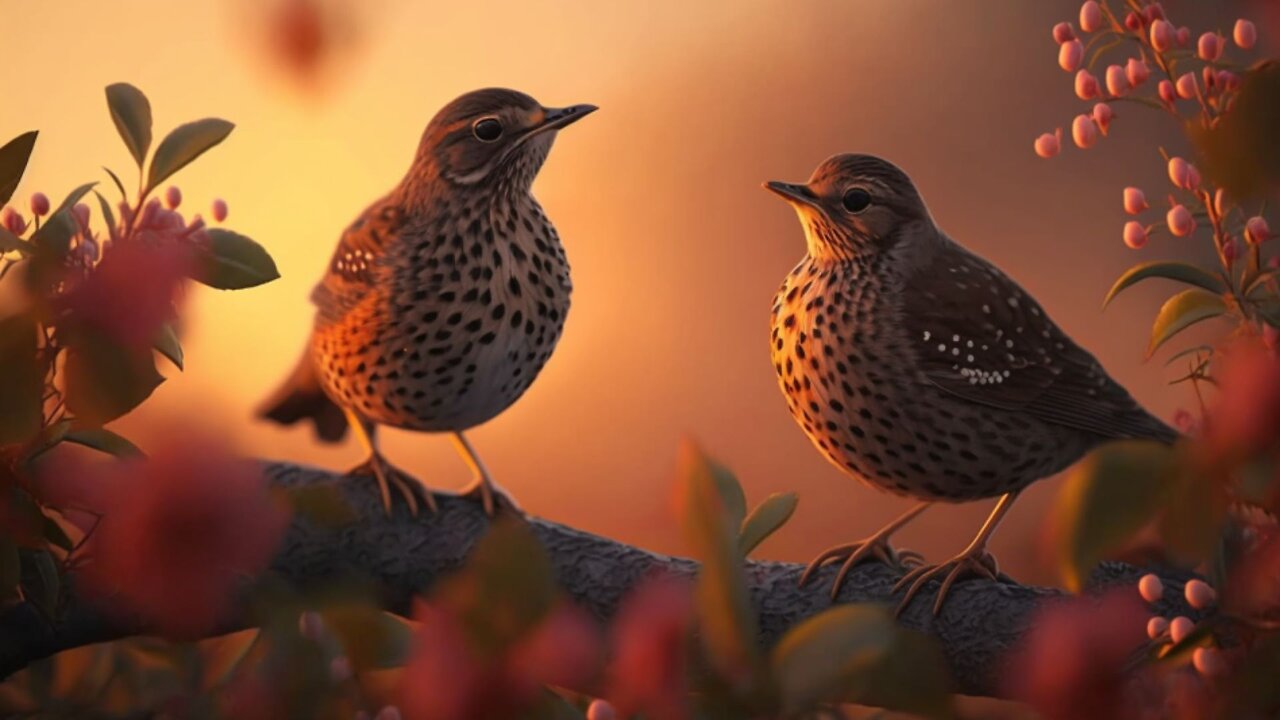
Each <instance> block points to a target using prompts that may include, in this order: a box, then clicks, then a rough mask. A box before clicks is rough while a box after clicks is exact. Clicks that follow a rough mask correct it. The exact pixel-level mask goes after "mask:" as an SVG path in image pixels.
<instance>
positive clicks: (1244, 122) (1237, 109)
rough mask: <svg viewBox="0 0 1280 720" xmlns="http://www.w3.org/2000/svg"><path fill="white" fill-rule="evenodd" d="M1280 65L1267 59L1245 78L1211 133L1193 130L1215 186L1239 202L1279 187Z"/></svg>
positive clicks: (1194, 127)
mask: <svg viewBox="0 0 1280 720" xmlns="http://www.w3.org/2000/svg"><path fill="white" fill-rule="evenodd" d="M1277 127H1280V64H1278V63H1276V62H1275V61H1266V62H1263V63H1260V64H1259V65H1256V66H1254V67H1253V68H1252V69H1250V70H1249V71H1248V72H1246V73H1245V74H1244V78H1243V81H1242V82H1241V85H1240V92H1239V94H1238V95H1237V96H1236V98H1235V101H1234V102H1233V103H1232V105H1231V110H1230V111H1229V112H1227V113H1226V114H1225V115H1223V116H1222V117H1221V119H1220V120H1219V121H1218V122H1217V123H1216V124H1215V126H1214V127H1213V128H1212V129H1208V130H1205V129H1202V128H1199V127H1198V126H1196V125H1191V126H1190V130H1189V132H1190V134H1191V139H1192V140H1193V141H1194V142H1195V145H1196V148H1197V149H1198V150H1199V153H1200V156H1201V158H1202V161H1203V166H1204V169H1205V171H1206V173H1207V174H1208V176H1209V178H1210V179H1212V180H1213V182H1214V184H1216V185H1220V186H1222V187H1223V188H1225V189H1226V191H1227V193H1228V194H1230V195H1231V196H1232V197H1236V198H1250V197H1255V196H1258V195H1262V194H1264V193H1266V192H1267V191H1268V189H1269V188H1274V187H1275V186H1276V185H1277V184H1280V144H1278V143H1276V142H1275V130H1276V128H1277Z"/></svg>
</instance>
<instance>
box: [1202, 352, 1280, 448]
mask: <svg viewBox="0 0 1280 720" xmlns="http://www.w3.org/2000/svg"><path fill="white" fill-rule="evenodd" d="M1222 358H1223V359H1222V360H1221V361H1220V360H1219V355H1217V354H1215V355H1214V366H1215V371H1216V372H1215V377H1216V378H1217V379H1218V382H1219V393H1218V398H1217V402H1216V403H1215V404H1214V406H1213V407H1212V408H1211V410H1210V412H1209V418H1208V421H1207V422H1206V424H1205V433H1206V437H1208V438H1209V439H1210V440H1212V441H1213V443H1214V446H1215V447H1216V448H1217V449H1218V450H1219V452H1221V453H1223V454H1226V455H1228V456H1240V455H1246V454H1249V453H1254V452H1258V451H1260V450H1263V449H1266V448H1273V447H1275V443H1276V438H1280V357H1277V356H1276V355H1275V354H1273V353H1271V352H1268V351H1267V349H1266V348H1264V347H1263V346H1262V345H1261V344H1260V343H1258V342H1256V341H1240V342H1238V343H1236V344H1235V345H1233V346H1231V347H1229V348H1227V349H1226V351H1225V352H1224V353H1223V354H1222ZM1219 362H1221V365H1219Z"/></svg>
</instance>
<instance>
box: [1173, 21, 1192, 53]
mask: <svg viewBox="0 0 1280 720" xmlns="http://www.w3.org/2000/svg"><path fill="white" fill-rule="evenodd" d="M1176 39H1177V41H1178V47H1183V48H1184V47H1186V46H1188V45H1190V44H1191V28H1189V27H1185V26H1184V27H1180V28H1178V33H1177V36H1176Z"/></svg>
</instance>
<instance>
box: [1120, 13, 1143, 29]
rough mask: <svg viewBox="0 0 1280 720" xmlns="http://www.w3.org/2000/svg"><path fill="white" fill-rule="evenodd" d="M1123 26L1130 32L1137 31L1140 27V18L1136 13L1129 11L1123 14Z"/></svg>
mask: <svg viewBox="0 0 1280 720" xmlns="http://www.w3.org/2000/svg"><path fill="white" fill-rule="evenodd" d="M1124 26H1125V27H1126V28H1128V29H1129V30H1130V31H1132V32H1138V31H1139V30H1141V29H1142V18H1140V17H1138V13H1135V12H1131V13H1129V14H1128V15H1125V16H1124Z"/></svg>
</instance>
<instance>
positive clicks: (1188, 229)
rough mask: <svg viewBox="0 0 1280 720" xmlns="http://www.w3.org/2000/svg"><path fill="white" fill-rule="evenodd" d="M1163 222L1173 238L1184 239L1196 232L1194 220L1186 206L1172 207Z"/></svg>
mask: <svg viewBox="0 0 1280 720" xmlns="http://www.w3.org/2000/svg"><path fill="white" fill-rule="evenodd" d="M1165 222H1166V223H1168V225H1169V232H1171V233H1173V236H1174V237H1186V236H1188V235H1190V234H1191V233H1193V232H1195V231H1196V220H1195V218H1194V217H1192V216H1191V211H1190V210H1188V209H1187V206H1186V205H1174V206H1173V208H1172V209H1170V210H1169V212H1168V214H1166V215H1165Z"/></svg>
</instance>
